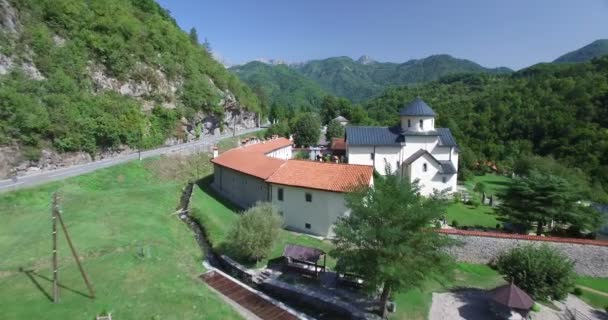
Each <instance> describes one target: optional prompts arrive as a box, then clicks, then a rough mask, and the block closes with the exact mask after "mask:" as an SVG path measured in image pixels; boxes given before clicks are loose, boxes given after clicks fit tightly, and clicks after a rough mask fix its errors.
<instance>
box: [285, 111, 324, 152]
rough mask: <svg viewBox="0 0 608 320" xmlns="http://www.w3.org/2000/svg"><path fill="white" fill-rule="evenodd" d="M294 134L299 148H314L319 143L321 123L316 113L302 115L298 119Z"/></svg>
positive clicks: (295, 123)
mask: <svg viewBox="0 0 608 320" xmlns="http://www.w3.org/2000/svg"><path fill="white" fill-rule="evenodd" d="M292 132H293V135H294V142H295V143H296V145H298V146H312V145H315V144H317V143H318V142H319V136H320V135H321V122H319V118H318V117H317V115H316V114H314V113H310V112H309V113H302V114H300V115H298V117H297V118H296V120H295V122H294V124H293V127H292Z"/></svg>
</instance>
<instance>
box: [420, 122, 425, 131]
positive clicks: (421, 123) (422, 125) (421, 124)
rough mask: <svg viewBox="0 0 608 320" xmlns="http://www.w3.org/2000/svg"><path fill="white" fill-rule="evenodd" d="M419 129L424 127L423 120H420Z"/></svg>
mask: <svg viewBox="0 0 608 320" xmlns="http://www.w3.org/2000/svg"><path fill="white" fill-rule="evenodd" d="M420 129H424V122H423V121H422V120H420Z"/></svg>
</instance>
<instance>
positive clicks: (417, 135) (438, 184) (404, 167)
mask: <svg viewBox="0 0 608 320" xmlns="http://www.w3.org/2000/svg"><path fill="white" fill-rule="evenodd" d="M399 116H400V123H399V124H398V125H395V126H393V127H360V126H348V127H346V136H345V139H346V155H347V158H348V163H351V164H363V165H372V166H373V167H374V169H375V170H376V171H377V172H378V173H380V174H382V175H385V174H387V171H386V170H387V169H388V168H390V171H391V173H393V174H397V175H400V176H402V177H407V178H408V179H410V181H414V180H418V181H419V184H420V187H421V190H420V191H421V193H422V194H424V195H430V194H432V193H433V192H434V190H438V191H443V190H448V192H455V191H456V180H457V174H458V153H459V149H458V145H457V144H456V141H455V140H454V137H453V136H452V133H451V132H450V129H448V128H435V112H434V111H433V109H431V107H429V106H428V105H427V104H426V103H425V102H424V101H422V100H421V99H419V98H417V99H415V100H414V101H413V102H411V103H410V104H409V105H407V106H405V107H403V108H402V109H401V110H400V111H399Z"/></svg>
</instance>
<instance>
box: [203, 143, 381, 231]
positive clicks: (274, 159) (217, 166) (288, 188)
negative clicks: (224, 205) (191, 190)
mask: <svg viewBox="0 0 608 320" xmlns="http://www.w3.org/2000/svg"><path fill="white" fill-rule="evenodd" d="M291 147H292V142H291V141H290V140H288V139H284V138H279V139H273V140H270V141H264V142H258V143H255V144H250V145H246V146H243V147H239V148H235V149H231V150H229V151H226V152H224V153H222V154H220V155H218V156H217V157H215V158H214V159H213V160H212V162H213V166H214V179H213V184H212V187H213V188H214V189H215V190H216V191H217V192H219V193H220V194H222V195H223V196H224V197H226V198H228V199H229V200H231V201H232V202H234V203H235V204H237V205H239V206H240V207H243V208H247V207H250V206H253V205H255V203H256V202H258V201H269V202H272V203H273V204H274V205H276V206H277V207H278V209H279V212H280V213H281V215H282V216H283V219H284V221H285V227H286V228H288V229H291V230H295V231H299V232H305V233H311V234H315V235H320V236H323V237H331V236H332V226H333V224H334V223H335V222H336V220H337V219H338V217H341V216H343V215H346V214H348V210H347V208H346V205H345V202H344V194H345V193H346V192H348V191H351V190H352V189H353V188H356V187H358V186H361V185H370V184H372V183H373V178H372V176H373V168H372V167H371V166H370V165H349V164H336V163H328V162H314V161H302V160H291V159H290V158H291V154H292V149H291Z"/></svg>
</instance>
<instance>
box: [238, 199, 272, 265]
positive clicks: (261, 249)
mask: <svg viewBox="0 0 608 320" xmlns="http://www.w3.org/2000/svg"><path fill="white" fill-rule="evenodd" d="M282 225H283V219H282V218H281V216H280V215H279V214H278V210H277V208H276V207H275V206H273V205H272V203H269V202H259V203H257V204H256V205H255V207H252V208H250V209H248V210H247V211H245V212H244V213H243V214H242V215H241V216H240V217H239V220H238V221H237V223H236V224H235V225H234V226H233V227H232V229H231V230H230V231H229V233H228V238H227V239H228V240H227V242H228V250H229V251H230V252H231V253H232V254H234V255H235V256H237V257H239V258H241V259H244V260H247V261H258V260H260V259H263V258H264V257H266V256H268V254H269V253H270V250H271V249H272V246H273V245H274V242H275V240H276V239H277V237H278V235H279V232H280V230H281V226H282Z"/></svg>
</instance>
